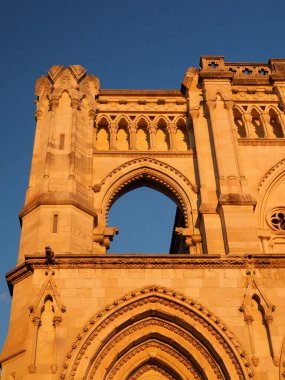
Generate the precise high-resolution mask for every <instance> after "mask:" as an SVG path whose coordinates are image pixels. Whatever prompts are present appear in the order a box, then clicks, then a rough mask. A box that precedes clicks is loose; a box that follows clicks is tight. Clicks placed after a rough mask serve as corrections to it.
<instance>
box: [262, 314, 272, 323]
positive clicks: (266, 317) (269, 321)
mask: <svg viewBox="0 0 285 380" xmlns="http://www.w3.org/2000/svg"><path fill="white" fill-rule="evenodd" d="M264 322H265V323H266V324H267V325H271V324H272V322H273V317H272V315H266V316H265V318H264Z"/></svg>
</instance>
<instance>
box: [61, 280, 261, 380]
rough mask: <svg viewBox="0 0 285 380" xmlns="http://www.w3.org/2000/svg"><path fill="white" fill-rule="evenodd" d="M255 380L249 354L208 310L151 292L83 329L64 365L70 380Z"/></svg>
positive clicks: (166, 292) (129, 298)
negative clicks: (253, 379) (247, 356)
mask: <svg viewBox="0 0 285 380" xmlns="http://www.w3.org/2000/svg"><path fill="white" fill-rule="evenodd" d="M146 374H148V376H149V378H151V376H152V377H153V379H176V380H180V379H183V380H191V379H203V380H214V379H225V380H226V379H227V380H228V379H231V380H237V379H239V380H240V379H250V378H253V376H254V374H253V371H252V368H251V365H250V363H249V361H248V360H247V358H246V355H245V353H244V350H243V349H242V347H241V345H240V343H239V342H238V341H237V339H236V338H235V336H234V335H233V334H232V333H231V332H230V331H229V330H228V328H227V326H225V324H224V323H223V322H222V321H221V320H219V319H218V318H217V317H216V316H214V315H213V313H211V312H210V311H209V310H207V309H206V308H205V307H203V306H202V305H201V304H199V303H197V302H196V301H195V300H192V299H189V298H187V297H185V296H184V295H182V294H179V293H177V292H175V291H173V290H170V289H166V288H162V287H158V286H149V287H145V288H142V289H140V290H136V291H133V292H131V293H129V294H127V295H125V296H123V297H122V298H120V299H118V300H116V301H114V302H113V303H112V304H111V305H107V306H106V307H105V308H104V310H102V311H101V312H99V313H98V314H96V315H95V316H94V317H93V318H92V319H91V320H90V321H89V322H88V323H87V324H86V325H85V326H84V327H83V329H82V332H81V333H80V334H79V335H78V336H77V339H76V341H75V342H74V343H73V344H72V346H71V349H70V351H69V352H68V354H67V356H66V359H65V361H64V363H63V372H62V374H61V378H65V379H70V380H79V379H86V380H111V379H114V380H134V379H140V380H144V379H145V378H147V377H146Z"/></svg>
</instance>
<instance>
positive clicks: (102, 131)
mask: <svg viewBox="0 0 285 380" xmlns="http://www.w3.org/2000/svg"><path fill="white" fill-rule="evenodd" d="M109 125H110V121H109V120H108V118H107V117H106V116H105V115H102V116H101V117H100V119H99V120H97V122H96V126H97V130H96V142H95V149H98V150H108V149H109V148H110V129H109Z"/></svg>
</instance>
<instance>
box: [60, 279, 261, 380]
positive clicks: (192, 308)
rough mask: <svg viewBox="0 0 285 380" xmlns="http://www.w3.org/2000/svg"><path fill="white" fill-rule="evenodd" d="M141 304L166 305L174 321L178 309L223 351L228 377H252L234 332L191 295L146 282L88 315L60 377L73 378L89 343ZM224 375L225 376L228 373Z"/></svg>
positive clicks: (152, 307)
mask: <svg viewBox="0 0 285 380" xmlns="http://www.w3.org/2000/svg"><path fill="white" fill-rule="evenodd" d="M143 307H144V310H150V311H151V310H153V311H154V314H155V310H163V309H167V310H168V312H167V313H169V314H170V315H172V317H173V318H174V319H173V321H174V323H175V322H176V321H177V316H178V315H179V314H180V313H181V315H183V321H185V323H189V325H190V326H192V328H193V329H196V330H197V329H198V330H199V334H202V336H203V339H204V338H205V339H206V340H207V339H209V341H210V344H209V346H207V347H208V348H209V349H211V350H213V349H215V351H216V352H219V353H220V355H221V354H222V359H221V360H220V361H219V363H220V364H221V363H224V365H225V366H226V367H227V366H231V370H232V372H231V376H232V377H231V378H233V379H249V378H254V372H253V368H252V365H251V363H250V361H249V360H248V358H247V354H246V353H245V351H244V350H243V348H242V346H241V344H240V343H239V342H238V340H237V338H236V337H235V335H234V334H233V333H232V332H230V331H229V329H228V327H227V326H226V325H225V324H224V323H223V322H222V321H221V320H220V319H219V318H218V317H216V316H215V315H214V314H213V313H212V312H210V311H209V310H207V309H206V308H205V307H204V306H203V305H201V304H200V303H199V302H197V301H195V300H194V299H191V298H189V297H186V296H184V295H183V294H181V293H178V292H176V291H174V290H171V289H167V288H163V287H159V286H148V287H144V288H142V289H139V290H135V291H132V292H130V293H128V294H126V295H125V296H123V297H121V298H120V299H118V300H116V301H114V302H113V303H112V304H109V305H106V306H105V307H104V308H103V309H102V310H101V311H100V312H98V313H97V314H96V315H95V316H94V317H93V318H91V319H90V320H89V321H88V322H87V323H86V325H84V327H83V328H82V331H81V332H80V333H79V334H78V335H77V337H76V339H75V341H74V342H73V343H72V345H71V347H70V349H69V351H68V353H67V355H66V357H65V360H64V363H63V367H62V372H61V375H60V378H61V379H74V378H75V376H76V374H77V370H78V367H79V366H80V364H81V362H82V359H83V358H84V357H85V355H86V351H87V349H88V348H89V346H91V344H92V343H95V342H96V343H95V344H97V345H98V344H101V343H102V336H104V335H105V337H106V338H108V334H110V333H112V331H113V332H114V334H115V333H117V332H118V331H119V330H118V327H119V326H120V324H118V323H119V320H120V319H121V320H123V321H127V320H129V319H128V313H130V315H131V316H132V317H134V316H135V315H136V312H137V313H138V312H139V310H143ZM131 321H132V320H130V322H131ZM131 324H132V323H131ZM115 327H116V328H115ZM131 327H132V326H131V325H130V328H131ZM114 328H115V329H114ZM177 328H178V327H177ZM185 331H186V330H185ZM202 331H203V332H204V333H202ZM102 334H103V335H102ZM106 334H107V336H106ZM205 334H206V336H205ZM200 336H201V335H199V337H200ZM92 349H93V348H92ZM234 373H235V374H234ZM223 375H224V376H226V377H225V378H227V375H225V374H223Z"/></svg>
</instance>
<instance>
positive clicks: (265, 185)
mask: <svg viewBox="0 0 285 380" xmlns="http://www.w3.org/2000/svg"><path fill="white" fill-rule="evenodd" d="M284 178H285V159H282V160H281V161H279V162H278V163H277V164H276V165H274V166H273V167H272V168H271V169H270V170H269V171H268V172H267V173H266V174H265V176H264V177H263V178H262V179H261V181H260V182H259V185H258V192H259V196H258V201H257V206H256V214H257V218H258V226H259V227H260V228H266V213H267V212H268V210H267V209H266V203H267V200H268V198H269V196H270V194H271V193H272V192H273V191H274V189H275V188H276V186H277V185H278V184H279V183H280V182H282V181H284Z"/></svg>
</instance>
